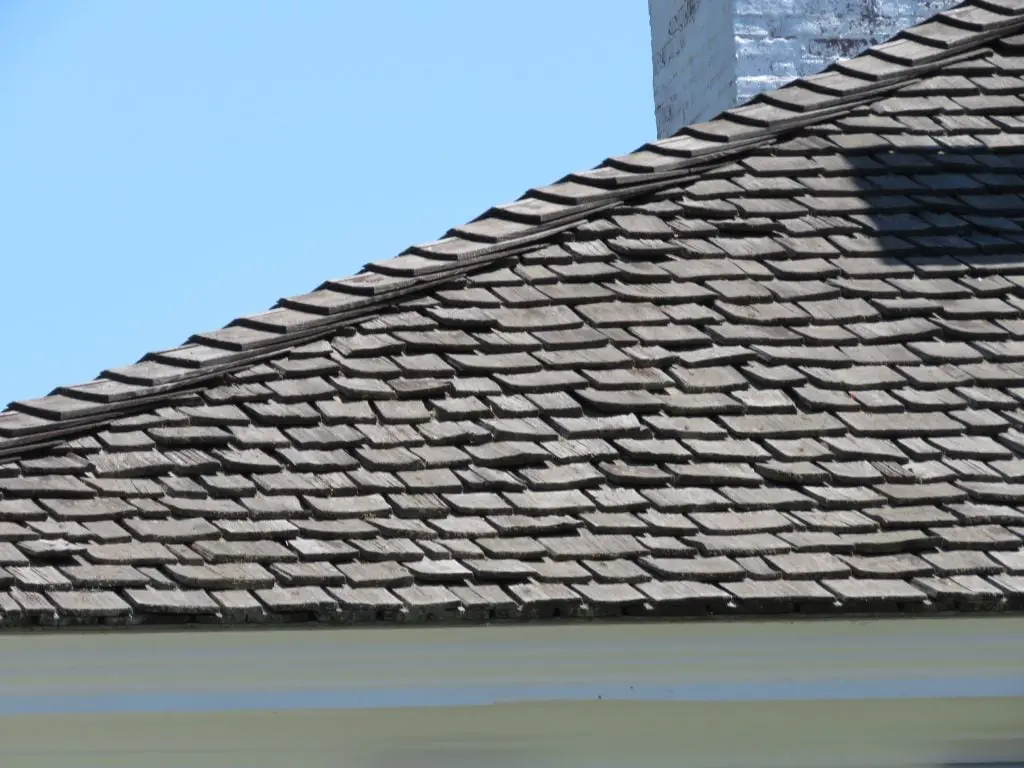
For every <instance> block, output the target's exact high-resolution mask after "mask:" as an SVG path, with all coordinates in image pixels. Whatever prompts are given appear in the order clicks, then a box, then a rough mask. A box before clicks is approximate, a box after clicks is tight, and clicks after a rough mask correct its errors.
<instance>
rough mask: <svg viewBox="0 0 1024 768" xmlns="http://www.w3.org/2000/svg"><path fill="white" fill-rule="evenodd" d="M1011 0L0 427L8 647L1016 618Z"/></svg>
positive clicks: (1019, 542) (1023, 504)
mask: <svg viewBox="0 0 1024 768" xmlns="http://www.w3.org/2000/svg"><path fill="white" fill-rule="evenodd" d="M1022 508H1024V0H972V1H971V2H967V3H965V4H964V5H962V6H960V7H958V8H956V9H954V10H951V11H948V12H946V13H941V14H939V15H938V16H936V17H934V18H932V19H930V20H928V21H926V22H925V23H923V24H921V25H919V26H916V27H913V28H911V29H908V30H906V31H904V32H903V33H901V34H900V35H898V36H897V37H896V38H895V39H893V40H892V41H890V42H887V43H884V44H882V45H879V46H876V47H874V48H872V49H870V50H869V51H867V52H866V53H865V54H863V55H861V56H858V57H856V58H854V59H851V60H848V61H845V62H842V63H839V64H836V65H834V66H833V67H831V68H829V69H828V70H827V71H825V72H824V73H822V74H820V75H816V76H813V77H809V78H804V79H801V80H798V81H795V82H794V83H793V84H791V85H789V86H787V87H785V88H782V89H780V90H778V91H775V92H772V93H766V94H763V95H761V96H759V97H757V98H756V99H755V100H754V101H753V102H752V103H750V104H747V105H745V106H741V107H738V108H736V109H733V110H729V111H728V112H725V113H723V114H722V115H721V116H720V117H718V118H716V119H715V120H713V121H711V122H708V123H704V124H700V125H695V126H691V127H689V128H687V129H684V130H683V131H682V132H681V133H680V134H679V135H677V136H676V137H673V138H670V139H667V140H663V141H658V142H654V143H651V144H648V145H646V146H644V147H643V148H641V149H639V150H638V151H636V152H634V153H632V154H629V155H624V156H620V157H615V158H611V159H609V160H608V161H606V162H605V163H604V164H603V165H602V166H601V167H599V168H597V169H594V170H591V171H586V172H583V173H576V174H572V175H570V176H568V177H566V178H565V179H563V180H562V181H560V182H558V183H556V184H552V185H550V186H547V187H541V188H537V189H533V190H530V191H529V192H528V193H527V194H526V195H524V196H523V198H521V199H520V200H518V201H516V202H514V203H511V204H508V205H502V206H497V207H495V208H492V209H490V210H489V211H487V213H485V214H484V215H483V216H481V217H479V218H478V219H477V220H475V221H473V222H470V223H469V224H467V225H465V226H462V227H457V228H455V229H453V230H451V231H450V232H449V233H448V235H447V236H446V237H445V238H443V239H442V240H439V241H437V242H434V243H430V244H427V245H421V246H416V247H413V248H410V249H409V250H408V251H407V252H405V253H404V254H402V255H401V256H398V257H397V258H394V259H390V260H388V261H382V262H378V263H375V264H370V265H368V266H367V267H366V268H365V269H364V270H363V271H362V272H361V273H360V274H358V275H356V276H355V277H351V278H347V279H342V280H333V281H328V282H326V283H324V284H323V285H322V286H320V287H319V288H318V289H317V290H315V291H312V292H311V293H308V294H305V295H302V296H293V297H290V298H286V299H282V300H281V301H280V302H279V304H278V306H276V307H275V308H274V309H271V310H269V311H267V312H264V313H262V314H258V315H252V316H248V317H243V318H240V319H238V320H236V321H235V322H233V323H231V324H230V325H229V326H228V327H226V328H223V329H220V330H216V331H212V332H208V333H199V334H196V335H195V336H193V337H192V338H191V339H189V341H188V343H186V344H184V345H183V346H181V347H178V348H176V349H171V350H166V351H163V352H157V353H153V354H150V355H147V356H146V357H145V358H143V360H141V361H140V362H138V363H136V364H134V365H130V366H127V367H123V368H114V369H109V370H107V371H104V372H103V374H102V375H101V376H100V377H99V378H97V379H96V380H95V381H92V382H90V383H87V384H84V385H80V386H73V387H61V388H59V389H57V390H55V391H54V392H53V393H52V394H51V395H49V396H47V397H43V398H40V399H37V400H30V401H22V402H17V403H13V404H12V405H11V406H10V408H9V409H8V410H7V411H5V412H4V413H2V414H0V622H4V623H6V624H11V625H18V624H46V625H55V624H56V625H63V624H81V623H126V624H131V623H140V622H152V621H157V620H160V619H164V620H171V621H192V620H208V621H212V622H224V623H248V622H259V621H271V620H275V619H281V618H287V619H292V620H294V619H299V620H303V619H309V620H314V619H315V620H321V621H392V620H395V621H422V620H449V619H450V620H455V619H460V618H464V619H470V620H489V619H494V618H505V617H507V618H535V617H547V616H576V615H582V616H620V615H637V616H648V615H709V614H710V615H720V614H726V615H738V614H764V613H779V612H788V613H822V612H832V613H835V612H840V613H854V614H857V613H865V612H875V611H881V610H907V611H948V610H954V611H959V610H1001V609H1007V608H1009V609H1014V608H1022V607H1024V512H1022Z"/></svg>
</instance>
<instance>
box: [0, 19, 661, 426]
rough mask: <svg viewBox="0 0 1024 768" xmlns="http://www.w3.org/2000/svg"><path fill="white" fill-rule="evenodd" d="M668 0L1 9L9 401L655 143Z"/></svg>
mask: <svg viewBox="0 0 1024 768" xmlns="http://www.w3.org/2000/svg"><path fill="white" fill-rule="evenodd" d="M646 5H647V4H646V3H644V2H641V0H629V2H626V1H625V0H557V1H553V0H516V2H490V1H489V0H488V1H486V2H484V1H481V0H432V1H431V2H426V1H425V0H390V1H389V2H383V1H379V0H374V2H369V1H368V0H363V1H362V2H357V1H356V0H352V1H348V2H344V1H342V0H297V1H296V2H284V1H283V0H273V1H270V0H217V1H216V2H209V1H208V0H175V2H137V0H103V1H102V2H91V3H44V2H36V1H35V0H5V1H4V2H2V3H0V210H2V211H3V217H2V218H3V222H4V223H3V226H0V263H2V264H3V269H2V271H0V285H2V286H3V291H2V294H0V295H2V298H0V407H2V406H3V404H6V403H7V402H8V401H10V400H13V399H21V398H28V397H36V396H40V395H43V394H46V393H47V392H49V391H50V390H52V389H53V388H54V387H56V386H59V385H68V384H75V383H79V382H82V381H87V380H89V379H91V378H93V377H94V376H95V375H96V374H98V373H99V372H100V371H101V370H103V369H104V368H108V367H114V366H117V365H122V364H126V363H130V362H133V361H135V360H137V359H138V358H139V357H141V356H142V355H143V354H145V353H146V352H149V351H153V350H158V349H163V348H167V347H172V346H175V345H177V344H179V343H181V342H183V341H184V340H185V339H186V338H187V337H188V336H189V335H190V334H192V333H195V332H198V331H204V330H210V329H213V328H218V327H220V326H222V325H224V324H226V323H227V322H228V321H230V320H231V319H233V318H235V317H237V316H239V315H243V314H250V313H253V312H258V311H261V310H263V309H266V308H268V307H270V306H271V305H273V303H274V302H275V301H276V300H277V299H278V298H280V297H281V296H287V295H291V294H296V293H304V292H306V291H308V290H310V289H312V288H314V287H315V286H316V285H318V284H319V283H321V282H323V281H324V280H326V279H329V278H334V277H341V276H344V275H348V274H352V273H354V272H356V271H357V270H358V269H359V268H360V267H362V265H363V264H365V263H366V262H369V261H376V260H379V259H383V258H387V257H389V256H393V255H397V254H398V253H399V252H400V251H401V250H403V249H404V248H405V247H407V246H408V245H411V244H413V243H417V242H424V241H428V240H432V239H434V238H436V237H439V236H441V235H442V234H443V233H444V232H445V230H447V229H448V228H449V227H452V226H455V225H457V224H461V223H464V222H466V221H468V220H469V219H471V218H473V217H474V216H476V215H478V214H479V213H481V212H483V211H484V210H486V209H487V208H488V207H490V206H491V205H494V204H498V203H502V202H507V201H510V200H513V199H515V198H517V197H518V196H519V195H520V194H522V192H523V191H525V190H526V189H527V188H529V187H531V186H539V185H542V184H546V183H548V182H551V181H554V180H555V179H557V178H559V177H561V176H563V175H565V174H566V173H569V172H571V171H574V170H581V169H584V168H589V167H592V166H593V165H596V164H597V163H599V162H600V161H601V160H602V159H604V158H605V157H607V156H608V155H615V154H620V153H623V152H627V151H629V150H631V149H634V148H635V147H637V146H639V145H640V144H642V143H643V142H644V141H647V140H649V139H652V138H654V135H655V128H654V108H653V101H652V95H651V81H650V68H651V63H650V43H649V37H648V35H649V32H648V21H647V9H646Z"/></svg>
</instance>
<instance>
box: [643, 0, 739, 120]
mask: <svg viewBox="0 0 1024 768" xmlns="http://www.w3.org/2000/svg"><path fill="white" fill-rule="evenodd" d="M647 8H648V11H649V12H650V16H651V57H652V64H653V71H654V116H655V119H656V121H657V124H658V138H664V137H665V136H671V135H672V134H674V133H675V132H676V131H678V130H679V129H680V128H682V127H683V126H684V125H689V124H690V123H699V122H701V121H703V120H708V119H710V118H712V117H714V116H715V115H717V114H718V113H719V112H721V111H722V110H723V109H727V108H728V107H730V106H732V105H733V103H734V102H735V101H736V42H735V37H734V34H733V5H732V0H647Z"/></svg>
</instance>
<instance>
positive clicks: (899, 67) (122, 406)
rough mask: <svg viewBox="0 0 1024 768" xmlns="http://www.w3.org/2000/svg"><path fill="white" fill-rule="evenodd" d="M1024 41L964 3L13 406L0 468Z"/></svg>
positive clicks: (3, 417) (995, 14)
mask: <svg viewBox="0 0 1024 768" xmlns="http://www.w3.org/2000/svg"><path fill="white" fill-rule="evenodd" d="M1020 29H1024V0H966V2H964V3H962V4H961V5H959V6H957V7H956V8H953V9H951V10H949V11H945V12H942V13H939V14H936V15H935V16H932V17H931V18H929V19H927V20H925V21H924V22H922V23H921V24H918V25H916V26H914V27H910V28H908V29H906V30H903V31H901V32H900V33H898V34H897V35H895V36H894V37H893V38H892V39H890V40H888V41H886V42H884V43H881V44H879V45H876V46H873V47H871V48H868V49H867V50H865V51H864V52H863V53H861V54H860V55H858V56H856V57H854V58H852V59H849V60H847V61H843V62H838V63H836V64H833V65H832V66H830V67H828V68H827V69H825V70H824V71H823V72H821V73H820V74H817V75H812V76H809V77H805V78H798V79H796V80H794V81H792V82H790V83H789V84H787V85H785V86H783V87H782V88H779V89H777V90H775V91H771V92H766V93H762V94H760V95H758V96H756V97H754V98H753V99H751V100H750V101H749V102H747V103H746V104H744V105H741V106H738V107H735V108H733V109H729V110H726V111H724V112H722V113H721V114H720V115H718V116H717V117H715V118H713V119H712V120H710V121H708V122H705V123H701V124H697V125H691V126H688V127H686V128H683V129H682V130H681V131H680V132H679V133H677V134H676V135H675V136H673V137H671V138H668V139H662V140H658V141H654V142H650V143H647V144H644V145H643V146H641V147H640V148H639V149H637V150H636V151H634V152H631V153H629V154H627V155H622V156H618V157H612V158H609V159H607V160H606V161H604V162H603V163H602V164H601V165H599V166H598V167H596V168H594V169H592V170H589V171H583V172H578V173H572V174H569V175H568V176H565V177H563V178H562V179H561V180H559V181H558V182H556V183H554V184H551V185H548V186H544V187H537V188H533V189H530V190H528V191H527V192H526V193H525V194H524V195H523V196H522V197H520V198H519V199H518V200H516V201H514V202H511V203H507V204H504V205H498V206H495V207H493V208H490V209H488V210H487V211H486V212H485V213H484V214H482V215H481V216H479V217H477V218H476V219H474V220H473V221H471V222H469V223H467V224H465V225H463V226H460V227H455V228H453V229H451V230H449V231H448V232H447V233H446V235H445V236H444V237H443V238H442V239H440V240H437V241H434V242H432V243H426V244H421V245H415V246H412V247H410V248H408V249H406V250H405V251H404V252H403V253H401V254H400V255H399V256H397V257H395V258H392V259H388V260H385V261H379V262H374V263H371V264H368V265H366V266H365V267H363V269H362V270H361V271H360V272H359V273H357V274H356V275H354V276H352V277H349V278H344V279H341V280H329V281H327V282H325V283H322V284H321V285H320V286H318V287H317V288H316V289H315V290H314V291H312V292H310V293H306V294H302V295H298V296H291V297H287V298H283V299H281V300H279V301H278V303H277V304H276V305H275V306H274V307H273V308H271V309H269V310H267V311H265V312H262V313H259V314H256V315H248V316H244V317H240V318H237V319H236V320H233V321H231V322H230V323H228V325H227V326H225V327H224V328H221V329H218V330H215V331H210V332H206V333H198V334H194V335H192V336H191V337H189V339H188V340H187V342H186V343H185V344H183V345H181V346H179V347H176V348H173V349H169V350H164V351H160V352H152V353H149V354H147V355H145V356H144V357H143V358H142V359H141V360H140V361H139V362H137V363H135V364H132V365H128V366H125V367H121V368H113V369H106V370H104V371H103V372H101V373H100V375H99V376H98V377H97V378H96V379H94V380H93V381H91V382H88V383H85V384H80V385H76V386H69V387H58V388H57V389H55V390H54V391H53V392H52V393H51V394H49V395H47V396H45V397H42V398H37V399H32V400H22V401H15V402H13V403H11V405H10V406H9V410H7V411H5V412H3V413H0V458H3V457H9V456H12V455H16V454H20V453H23V452H25V451H29V450H34V449H37V448H42V447H45V446H48V445H51V444H53V443H55V442H59V441H61V440H64V439H67V438H68V437H70V436H72V435H75V434H79V433H81V432H83V431H86V430H89V429H92V428H95V427H97V426H99V425H101V424H104V423H108V422H109V421H111V420H113V419H114V418H119V417H121V416H125V415H128V414H130V413H133V412H136V411H139V410H141V409H143V408H149V407H152V406H153V405H155V404H158V403H160V402H164V401H166V399H167V398H168V397H170V396H171V395H174V394H180V393H185V392H188V391H190V390H192V389H194V388H196V387H198V386H199V385H201V384H203V383H204V382H207V381H210V380H211V379H214V378H216V377H219V376H223V375H225V374H227V373H230V372H232V371H235V370H238V369H239V368H242V367H245V366H248V365H251V364H253V363H255V362H258V361H260V360H263V359H266V358H268V357H272V356H274V355H277V354H279V353H280V352H282V351H284V350H286V349H290V348H293V347H295V346H298V345H300V344H304V343H308V342H310V341H313V340H316V339H318V338H320V337H323V336H326V335H329V334H333V333H335V332H336V331H337V330H338V329H339V328H340V327H343V326H344V325H346V324H347V323H350V322H352V321H354V320H358V319H361V318H363V317H365V316H366V315H367V314H368V313H370V312H372V311H373V310H378V309H381V308H383V307H386V306H390V305H393V303H394V302H395V301H396V300H399V299H403V298H408V297H410V296H413V295H416V294H419V293H421V292H422V291H424V290H426V289H429V288H432V287H435V286H437V285H438V284H441V283H445V282H448V281H450V280H452V279H453V278H456V277H459V276H461V275H463V274H465V273H467V272H470V271H472V270H475V269H478V268H480V267H482V266H485V265H488V264H491V263H494V262H497V261H499V260H502V259H505V258H509V257H512V256H515V255H517V254H519V253H521V252H522V251H524V250H526V249H528V248H532V247H535V246H536V245H538V244H539V243H542V242H544V241H547V240H550V239H551V238H553V237H555V236H556V235H558V234H559V233H562V232H564V231H566V230H567V229H569V228H572V227H574V226H576V225H577V224H579V223H580V222H581V221H584V220H585V219H586V218H587V217H590V216H593V215H594V214H596V213H600V212H601V211H603V210H607V209H610V208H613V207H615V206H618V205H621V204H623V203H625V202H626V201H628V200H630V199H633V198H635V197H637V196H640V195H643V194H647V193H652V192H656V191H659V190H662V189H665V188H668V187H671V186H676V185H678V184H680V183H683V182H685V181H687V180H689V179H691V178H693V177H699V176H700V175H701V174H702V173H703V172H705V171H707V170H709V169H712V168H716V167H719V166H721V165H722V164H724V163H725V162H727V161H730V160H733V159H735V158H736V157H738V156H741V155H742V154H743V153H745V152H747V151H749V150H751V149H753V148H755V147H758V146H761V145H764V144H766V143H770V142H772V141H775V140H776V139H778V138H779V136H780V135H781V134H784V133H788V132H791V131H793V130H796V129H798V128H802V127H806V126H809V125H812V124H815V123H818V122H821V121H823V120H827V119H829V118H832V117H834V116H836V115H837V114H842V113H845V112H848V111H849V110H851V109H853V108H854V107H856V106H858V105H861V104H864V103H867V102H871V101H874V100H876V99H878V98H879V97H880V96H882V95H884V94H886V93H889V92H892V91H894V90H897V89H899V88H900V87H902V86H903V85H906V84H907V83H909V82H911V81H913V80H915V79H917V78H919V77H921V76H923V75H927V74H929V73H931V72H932V71H934V70H936V69H939V68H941V67H945V66H948V65H949V64H951V63H955V62H957V61H959V60H962V59H965V58H971V57H973V56H975V55H977V53H978V52H979V49H980V47H981V46H983V45H984V44H986V43H988V42H990V41H992V40H994V39H996V38H999V37H1001V36H1004V35H1007V34H1012V33H1014V32H1016V31H1018V30H1020Z"/></svg>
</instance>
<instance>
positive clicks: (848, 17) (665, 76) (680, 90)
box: [648, 0, 960, 138]
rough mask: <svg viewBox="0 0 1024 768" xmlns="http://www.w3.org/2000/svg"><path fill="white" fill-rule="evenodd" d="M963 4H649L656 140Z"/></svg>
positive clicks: (799, 0)
mask: <svg viewBox="0 0 1024 768" xmlns="http://www.w3.org/2000/svg"><path fill="white" fill-rule="evenodd" d="M959 3H960V0H648V10H649V12H650V19H651V50H652V57H653V70H654V110H655V118H656V120H657V126H658V137H659V138H664V137H666V136H671V135H673V134H675V133H676V132H677V131H679V129H680V128H682V127H684V126H686V125H689V124H690V123H696V122H700V121H702V120H707V119H709V118H711V117H714V116H715V115H717V114H718V113H719V112H721V111H722V110H724V109H728V108H729V107H732V106H735V105H736V104H738V103H743V102H746V101H748V100H749V99H751V98H752V97H754V96H756V95H757V94H758V93H760V92H761V91H766V90H771V89H773V88H778V87H779V86H782V85H785V84H786V83H787V82H789V81H790V80H792V79H793V78H794V77H801V76H804V75H813V74H815V73H816V72H820V71H821V70H823V69H824V68H825V67H827V66H828V65H829V64H832V63H833V62H835V61H838V60H840V59H847V58H850V57H851V56H856V55H857V54H858V53H860V52H861V51H863V50H864V49H865V48H867V47H868V46H870V45H876V44H877V43H881V42H883V41H885V40H887V39H889V38H890V37H892V36H893V35H895V34H896V33H897V32H899V31H900V30H902V29H905V28H906V27H909V26H913V25H914V24H917V23H919V22H921V21H923V20H924V19H927V18H928V17H929V16H932V15H934V14H936V13H939V12H940V11H944V10H948V9H949V8H952V7H953V6H955V5H958V4H959Z"/></svg>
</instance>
